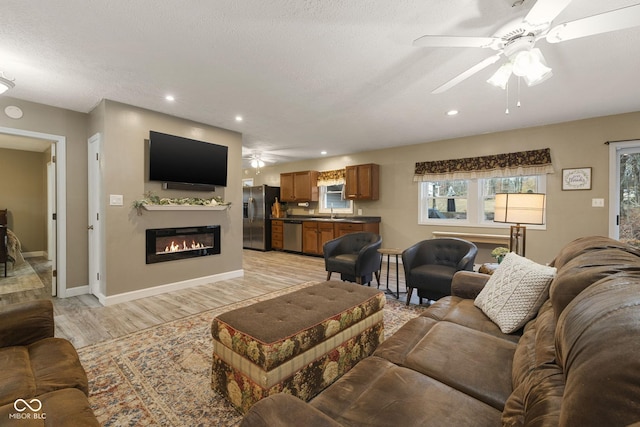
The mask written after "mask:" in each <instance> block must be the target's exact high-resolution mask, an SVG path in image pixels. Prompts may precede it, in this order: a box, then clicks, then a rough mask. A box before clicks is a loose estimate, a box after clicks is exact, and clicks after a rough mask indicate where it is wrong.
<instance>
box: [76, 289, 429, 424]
mask: <svg viewBox="0 0 640 427" xmlns="http://www.w3.org/2000/svg"><path fill="white" fill-rule="evenodd" d="M313 283H314V282H308V283H303V284H300V285H296V286H293V287H290V288H288V289H284V290H281V291H277V292H272V293H269V294H266V295H263V296H260V297H257V298H253V299H250V300H245V301H242V302H238V303H234V304H230V305H227V306H224V307H220V308H216V309H213V310H209V311H206V312H203V313H199V314H196V315H193V316H190V317H186V318H183V319H179V320H176V321H173V322H169V323H164V324H162V325H159V326H156V327H153V328H149V329H146V330H143V331H139V332H136V333H133V334H130V335H127V336H125V337H122V338H118V339H115V340H110V341H107V342H103V343H99V344H95V345H92V346H88V347H84V348H81V349H79V350H78V353H79V355H80V359H81V360H82V364H83V366H84V368H85V370H86V371H87V376H88V377H89V391H90V401H91V406H92V408H93V410H94V412H95V414H96V416H97V417H98V420H99V421H100V423H101V424H102V425H103V426H118V427H121V426H174V427H178V426H197V425H201V426H236V425H238V423H239V422H240V420H241V419H242V417H241V415H240V414H239V413H238V412H236V411H235V409H233V407H232V406H231V405H230V404H229V403H228V402H227V401H226V400H225V399H224V398H223V397H222V396H220V395H218V394H217V393H216V392H214V391H213V390H211V359H212V351H213V347H212V343H211V332H210V327H211V322H212V320H213V318H214V317H215V316H217V315H218V314H221V313H224V312H226V311H229V310H233V309H236V308H239V307H242V306H246V305H249V304H252V303H255V302H258V301H264V300H267V299H271V298H274V297H277V296H279V295H283V294H286V293H289V292H292V291H294V290H297V289H301V288H302V287H306V286H310V285H312V284H313ZM424 309H425V308H424V307H420V306H416V305H411V306H409V307H406V306H405V304H404V302H401V301H397V300H396V299H395V298H393V297H390V296H388V297H387V302H386V305H385V308H384V323H385V336H387V337H388V336H390V335H391V334H392V333H393V332H395V331H396V330H397V329H398V328H399V327H400V326H402V325H403V324H404V323H405V322H406V321H408V320H409V319H411V318H413V317H416V316H418V315H419V314H420V313H422V311H424Z"/></svg>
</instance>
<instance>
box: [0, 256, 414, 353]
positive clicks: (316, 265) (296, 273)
mask: <svg viewBox="0 0 640 427" xmlns="http://www.w3.org/2000/svg"><path fill="white" fill-rule="evenodd" d="M29 261H30V263H32V265H34V269H35V270H36V271H38V270H39V267H38V265H39V264H38V260H33V259H30V260H29ZM40 261H41V262H40V270H43V269H45V268H46V267H45V266H44V264H46V262H44V261H42V260H40ZM385 261H386V257H385ZM243 269H244V277H241V278H236V279H231V280H224V281H220V282H216V283H211V284H207V285H202V286H197V287H193V288H189V289H184V290H181V291H176V292H170V293H166V294H162V295H157V296H153V297H148V298H141V299H138V300H134V301H130V302H126V303H121V304H114V305H111V306H108V307H103V306H102V305H100V303H99V302H98V300H97V299H96V298H95V297H93V296H91V295H82V296H79V297H71V298H65V299H61V298H53V303H54V315H55V322H56V336H59V337H63V338H67V339H69V340H70V341H71V342H72V343H73V344H74V346H75V347H77V348H80V347H84V346H87V345H91V344H95V343H98V342H101V341H105V340H109V339H112V338H117V337H120V336H124V335H126V334H129V333H132V332H135V331H138V330H142V329H146V328H149V327H152V326H155V325H158V324H161V323H165V322H168V321H172V320H176V319H180V318H182V317H185V316H189V315H192V314H196V313H200V312H202V311H205V310H209V309H212V308H217V307H221V306H224V305H227V304H231V303H234V302H237V301H242V300H244V299H248V298H253V297H256V296H259V295H263V294H266V293H269V292H273V291H277V290H280V289H284V288H287V287H289V286H293V285H296V284H299V283H303V282H308V281H324V280H325V279H326V271H325V270H324V260H323V259H322V258H320V257H309V256H302V255H296V254H290V253H285V252H275V251H271V252H260V251H253V250H244V251H243ZM400 270H402V266H400ZM42 274H43V275H46V272H43V273H42ZM403 276H404V273H403V272H402V271H401V272H400V290H401V291H403V290H405V285H404V280H403ZM395 277H396V276H395V263H394V262H393V259H392V262H391V272H390V288H391V289H393V290H394V291H395ZM332 279H334V280H339V275H337V274H336V273H334V275H333V277H332ZM371 285H372V286H377V282H376V281H375V279H374V281H373V282H372V284H371ZM45 288H47V286H46V283H45ZM380 288H381V289H383V288H386V263H383V265H382V275H381V286H380ZM50 289H51V284H50V281H49V285H48V289H47V290H46V291H48V292H49V294H48V295H50ZM46 291H39V292H32V293H29V291H25V292H21V293H19V295H15V294H8V295H2V297H3V298H2V300H0V305H4V304H5V303H7V302H8V301H9V302H20V301H26V300H32V299H37V298H43V297H45V298H47V297H48V298H51V297H50V296H47V293H46ZM405 298H406V294H403V293H401V294H400V300H402V301H404V300H405ZM414 299H415V301H414ZM412 303H417V298H416V297H415V296H414V298H413V299H412Z"/></svg>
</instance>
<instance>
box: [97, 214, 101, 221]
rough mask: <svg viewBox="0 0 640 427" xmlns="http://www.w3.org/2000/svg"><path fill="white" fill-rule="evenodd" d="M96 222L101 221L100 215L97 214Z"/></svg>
mask: <svg viewBox="0 0 640 427" xmlns="http://www.w3.org/2000/svg"><path fill="white" fill-rule="evenodd" d="M96 221H100V214H99V213H97V214H96Z"/></svg>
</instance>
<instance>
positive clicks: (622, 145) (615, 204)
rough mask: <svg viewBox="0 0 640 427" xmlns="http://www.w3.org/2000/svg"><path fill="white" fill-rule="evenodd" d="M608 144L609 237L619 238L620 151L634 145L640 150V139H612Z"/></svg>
mask: <svg viewBox="0 0 640 427" xmlns="http://www.w3.org/2000/svg"><path fill="white" fill-rule="evenodd" d="M607 144H609V237H610V238H612V239H616V240H617V239H619V238H620V228H619V224H618V215H620V189H619V185H618V184H619V183H618V181H619V179H618V178H619V177H620V170H619V168H618V166H619V165H620V163H619V162H618V152H619V151H620V150H625V149H628V148H634V147H637V148H638V151H640V139H628V140H621V141H611V142H608V143H607Z"/></svg>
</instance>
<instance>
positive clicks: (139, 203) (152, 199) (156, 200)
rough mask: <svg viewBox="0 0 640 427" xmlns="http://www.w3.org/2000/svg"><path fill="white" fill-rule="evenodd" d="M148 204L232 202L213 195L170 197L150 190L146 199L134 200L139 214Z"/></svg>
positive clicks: (207, 204) (181, 204)
mask: <svg viewBox="0 0 640 427" xmlns="http://www.w3.org/2000/svg"><path fill="white" fill-rule="evenodd" d="M148 205H155V206H230V205H231V202H225V201H224V200H223V199H222V197H220V196H217V197H212V198H210V199H202V198H200V197H181V198H173V199H172V198H168V197H160V196H157V195H155V194H153V192H152V191H148V192H146V193H145V194H144V199H141V200H134V201H133V207H134V208H136V209H137V211H138V215H142V209H143V208H144V207H145V206H148Z"/></svg>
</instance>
